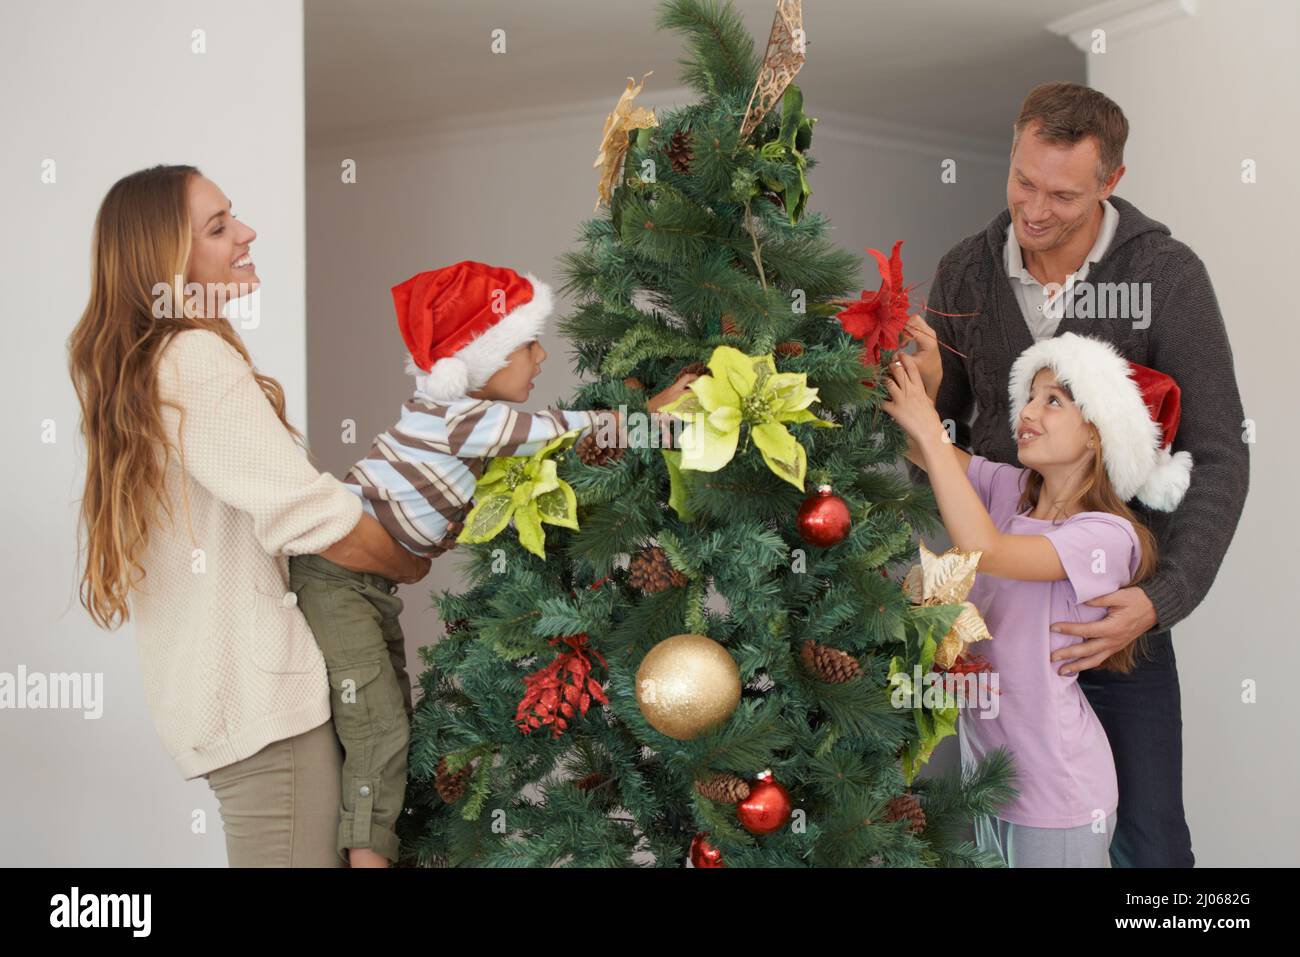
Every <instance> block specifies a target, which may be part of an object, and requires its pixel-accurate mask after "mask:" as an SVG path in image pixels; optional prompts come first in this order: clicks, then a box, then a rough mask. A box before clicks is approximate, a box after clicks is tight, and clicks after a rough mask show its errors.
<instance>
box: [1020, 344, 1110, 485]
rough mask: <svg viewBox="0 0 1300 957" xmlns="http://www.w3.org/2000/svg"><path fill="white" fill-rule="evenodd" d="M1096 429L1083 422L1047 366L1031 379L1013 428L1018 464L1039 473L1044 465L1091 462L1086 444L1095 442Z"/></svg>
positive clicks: (1065, 391)
mask: <svg viewBox="0 0 1300 957" xmlns="http://www.w3.org/2000/svg"><path fill="white" fill-rule="evenodd" d="M1098 441H1099V436H1098V435H1097V434H1096V429H1095V428H1094V427H1093V426H1092V425H1091V424H1090V423H1088V422H1086V421H1084V418H1083V413H1082V412H1080V411H1079V407H1078V406H1077V405H1075V404H1074V398H1073V397H1072V396H1071V395H1070V392H1069V390H1068V389H1066V388H1065V386H1063V385H1062V384H1061V383H1060V382H1059V381H1058V380H1057V378H1056V373H1055V372H1053V371H1052V369H1051V367H1050V366H1044V367H1043V368H1041V369H1039V370H1038V372H1037V373H1036V374H1035V375H1034V381H1033V383H1032V385H1031V386H1030V389H1029V402H1028V403H1027V404H1026V405H1025V407H1024V409H1023V411H1021V413H1020V421H1019V422H1018V423H1017V424H1016V451H1017V453H1018V454H1019V456H1020V463H1021V464H1022V465H1024V466H1025V467H1026V468H1032V469H1034V470H1035V471H1038V472H1041V471H1042V470H1043V466H1047V465H1075V464H1080V463H1082V462H1084V461H1086V460H1087V459H1089V458H1091V457H1092V455H1093V453H1094V450H1093V449H1090V448H1088V443H1089V442H1094V443H1096V442H1098Z"/></svg>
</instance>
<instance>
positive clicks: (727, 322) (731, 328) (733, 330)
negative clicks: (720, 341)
mask: <svg viewBox="0 0 1300 957" xmlns="http://www.w3.org/2000/svg"><path fill="white" fill-rule="evenodd" d="M722 334H723V335H725V336H738V335H740V326H738V325H736V320H735V319H733V318H732V317H731V313H729V312H727V313H723V315H722Z"/></svg>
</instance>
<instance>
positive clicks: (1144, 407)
mask: <svg viewBox="0 0 1300 957" xmlns="http://www.w3.org/2000/svg"><path fill="white" fill-rule="evenodd" d="M1045 366H1046V367H1050V368H1051V369H1052V371H1053V372H1054V373H1056V378H1057V380H1058V381H1059V382H1060V383H1061V384H1062V385H1064V386H1065V387H1066V388H1068V389H1069V390H1070V394H1071V395H1072V396H1073V397H1074V402H1075V404H1076V405H1077V406H1078V407H1079V411H1080V412H1081V413H1082V414H1083V417H1084V419H1086V420H1087V421H1089V422H1091V423H1092V424H1093V425H1094V426H1096V428H1097V432H1098V433H1099V434H1100V435H1101V454H1102V461H1103V463H1104V464H1105V467H1106V475H1107V476H1108V477H1109V478H1110V483H1111V485H1112V486H1114V488H1115V492H1116V494H1117V495H1119V497H1120V498H1121V499H1123V500H1124V501H1125V502H1127V501H1129V500H1130V499H1132V498H1133V497H1134V496H1136V497H1137V498H1138V500H1139V501H1141V502H1143V503H1144V504H1145V505H1147V506H1149V507H1150V508H1154V509H1157V510H1159V511H1162V512H1172V511H1173V510H1174V509H1175V508H1177V507H1178V503H1179V502H1181V501H1182V498H1183V494H1184V493H1185V492H1186V491H1187V486H1188V484H1190V482H1191V474H1192V455H1191V453H1190V452H1186V451H1183V452H1174V451H1173V441H1174V435H1175V434H1176V433H1177V432H1178V420H1179V416H1180V413H1181V408H1180V403H1179V398H1180V390H1179V388H1178V383H1176V382H1175V381H1174V380H1173V379H1172V378H1170V377H1169V376H1167V375H1165V374H1164V373H1163V372H1158V371H1157V370H1155V369H1151V368H1148V367H1147V366H1144V365H1138V364H1137V363H1136V362H1129V361H1128V360H1127V359H1125V358H1124V357H1123V356H1122V355H1120V354H1119V351H1118V350H1117V349H1116V348H1115V347H1114V346H1113V345H1111V344H1110V343H1109V342H1106V341H1105V340H1103V339H1097V338H1095V337H1092V336H1081V335H1078V334H1076V333H1073V332H1066V333H1062V334H1061V335H1059V336H1056V337H1054V338H1051V339H1042V340H1039V341H1038V342H1036V343H1034V345H1032V346H1030V347H1029V348H1028V349H1026V350H1025V351H1024V352H1022V353H1021V354H1020V356H1019V357H1018V358H1017V359H1016V361H1015V363H1014V364H1013V365H1012V367H1011V376H1010V380H1009V386H1008V391H1009V393H1010V397H1011V434H1012V435H1013V436H1014V435H1015V434H1016V433H1017V431H1018V429H1019V425H1020V414H1021V412H1023V411H1024V408H1025V406H1026V405H1028V404H1029V388H1030V386H1031V385H1032V383H1033V381H1034V375H1035V374H1036V373H1037V372H1038V371H1039V370H1040V369H1042V368H1044V367H1045Z"/></svg>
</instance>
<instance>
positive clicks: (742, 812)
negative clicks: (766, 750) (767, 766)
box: [736, 771, 791, 834]
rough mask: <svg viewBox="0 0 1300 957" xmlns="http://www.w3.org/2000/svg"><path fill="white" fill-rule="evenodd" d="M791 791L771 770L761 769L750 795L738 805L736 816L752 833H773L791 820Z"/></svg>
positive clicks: (751, 786)
mask: <svg viewBox="0 0 1300 957" xmlns="http://www.w3.org/2000/svg"><path fill="white" fill-rule="evenodd" d="M790 810H791V802H790V792H789V791H787V790H786V789H785V788H784V787H783V786H782V785H781V784H779V783H777V780H776V778H774V777H773V776H772V772H771V771H761V772H760V773H759V775H758V779H757V780H756V781H755V782H754V783H753V784H751V785H750V786H749V797H747V798H745V800H743V801H741V802H740V803H739V804H737V805H736V817H737V818H739V819H740V823H741V824H742V825H743V826H744V828H745V830H747V831H748V832H749V833H750V834H771V833H772V832H773V831H779V830H781V828H783V827H785V825H786V822H787V821H789V820H790Z"/></svg>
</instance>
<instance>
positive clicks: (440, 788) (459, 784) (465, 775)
mask: <svg viewBox="0 0 1300 957" xmlns="http://www.w3.org/2000/svg"><path fill="white" fill-rule="evenodd" d="M471 771H473V766H472V763H471V764H467V765H465V766H464V767H463V768H461V769H460V770H459V771H456V772H455V773H452V772H450V771H448V770H447V759H446V758H439V759H438V769H437V771H436V772H435V773H434V776H433V787H434V790H435V791H437V792H438V797H440V798H442V799H443V800H444V801H446V802H447V803H448V804H455V803H456V802H457V801H459V800H460V799H461V798H463V797H464V796H465V785H466V784H468V783H469V776H470V772H471Z"/></svg>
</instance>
